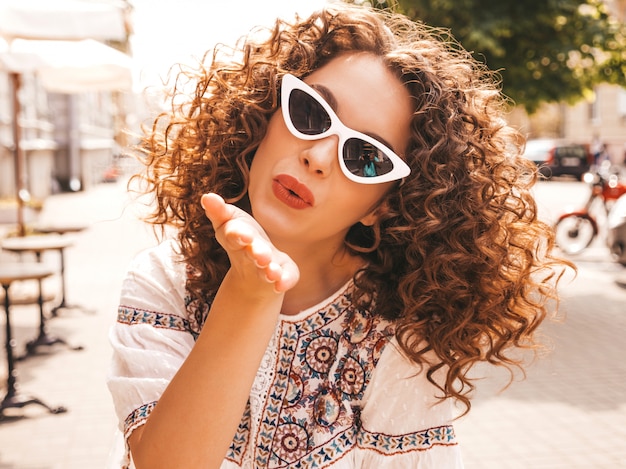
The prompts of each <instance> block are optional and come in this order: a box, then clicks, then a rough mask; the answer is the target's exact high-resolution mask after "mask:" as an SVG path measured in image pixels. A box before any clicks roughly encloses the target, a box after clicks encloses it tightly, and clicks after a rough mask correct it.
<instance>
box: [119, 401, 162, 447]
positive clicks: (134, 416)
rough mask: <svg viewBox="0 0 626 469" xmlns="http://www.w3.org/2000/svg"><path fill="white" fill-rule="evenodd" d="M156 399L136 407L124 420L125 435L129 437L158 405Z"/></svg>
mask: <svg viewBox="0 0 626 469" xmlns="http://www.w3.org/2000/svg"><path fill="white" fill-rule="evenodd" d="M156 404H157V403H156V401H154V402H149V403H148V404H144V405H142V406H141V407H139V408H138V409H135V410H134V411H133V412H132V413H131V414H130V415H129V416H128V417H126V420H125V421H124V437H125V438H128V437H129V436H130V434H131V433H132V432H133V430H134V429H135V428H137V427H138V426H140V425H141V424H143V422H144V420H146V419H147V418H148V415H150V412H152V410H153V409H154V408H155V407H156Z"/></svg>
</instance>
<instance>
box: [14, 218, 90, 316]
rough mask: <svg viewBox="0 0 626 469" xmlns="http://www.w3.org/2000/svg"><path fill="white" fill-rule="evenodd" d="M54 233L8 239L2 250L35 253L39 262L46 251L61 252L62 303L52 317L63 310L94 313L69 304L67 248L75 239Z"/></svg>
mask: <svg viewBox="0 0 626 469" xmlns="http://www.w3.org/2000/svg"><path fill="white" fill-rule="evenodd" d="M59 229H60V228H59ZM82 229H84V228H82ZM65 232H69V231H65ZM54 233H57V234H44V235H31V236H21V237H14V238H6V239H4V240H3V241H2V249H4V250H6V251H12V252H17V253H22V252H34V253H35V255H36V256H37V259H38V260H39V259H41V254H42V253H43V252H44V251H59V256H60V259H61V302H60V303H59V304H58V305H57V306H55V307H54V308H52V309H51V313H52V316H57V315H58V314H57V313H58V311H59V310H62V309H78V310H82V311H83V312H92V311H90V310H88V309H87V308H85V307H83V306H79V305H71V304H69V303H68V302H67V299H66V293H65V292H66V287H65V248H67V247H69V246H71V245H73V244H74V239H73V238H72V237H70V236H62V235H61V234H58V233H60V232H59V231H55V232H54Z"/></svg>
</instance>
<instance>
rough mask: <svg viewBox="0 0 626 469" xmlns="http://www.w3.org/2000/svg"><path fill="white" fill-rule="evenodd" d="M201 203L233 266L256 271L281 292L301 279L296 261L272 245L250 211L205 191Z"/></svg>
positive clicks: (262, 278)
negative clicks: (244, 210) (240, 208)
mask: <svg viewBox="0 0 626 469" xmlns="http://www.w3.org/2000/svg"><path fill="white" fill-rule="evenodd" d="M201 204H202V207H203V208H204V211H205V213H206V216H207V218H209V220H210V221H211V223H212V224H213V228H214V230H215V236H216V238H217V240H218V242H219V243H220V244H221V245H222V247H223V248H224V249H225V250H226V252H227V253H228V256H229V258H230V261H231V266H232V267H234V268H235V269H237V270H238V271H239V272H242V273H243V272H248V274H245V275H250V274H254V270H256V276H257V277H258V278H259V279H261V280H262V281H263V282H265V283H268V284H272V285H273V288H274V290H275V291H276V292H278V293H280V292H284V291H287V290H289V289H290V288H292V287H293V286H294V285H295V284H296V283H297V282H298V279H299V271H298V268H297V266H296V265H295V263H294V262H293V261H292V260H291V258H289V256H287V255H286V254H284V253H282V252H280V251H278V250H277V249H276V248H275V247H274V246H273V245H272V243H271V241H270V240H269V239H268V238H267V236H266V235H265V232H264V231H263V229H262V228H261V227H260V226H259V225H258V223H256V221H255V220H254V219H253V218H252V217H251V216H250V215H249V214H247V213H245V212H243V211H241V210H239V209H238V208H236V207H234V206H232V205H230V204H227V203H226V202H225V201H224V199H223V198H222V197H220V196H219V195H217V194H214V193H209V194H204V195H203V196H202V198H201Z"/></svg>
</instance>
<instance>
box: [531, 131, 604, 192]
mask: <svg viewBox="0 0 626 469" xmlns="http://www.w3.org/2000/svg"><path fill="white" fill-rule="evenodd" d="M524 156H525V157H526V158H528V159H529V160H531V161H533V162H534V163H535V164H536V165H537V167H538V168H539V172H540V173H541V174H542V175H543V176H544V177H545V178H546V179H550V178H551V177H553V176H573V177H575V178H576V179H578V180H579V181H580V180H582V177H583V174H585V173H586V172H587V171H589V168H590V167H591V165H592V163H593V155H592V154H591V150H590V148H589V145H586V144H581V143H574V142H566V141H563V140H554V139H543V138H541V139H532V140H528V141H527V142H526V149H525V151H524Z"/></svg>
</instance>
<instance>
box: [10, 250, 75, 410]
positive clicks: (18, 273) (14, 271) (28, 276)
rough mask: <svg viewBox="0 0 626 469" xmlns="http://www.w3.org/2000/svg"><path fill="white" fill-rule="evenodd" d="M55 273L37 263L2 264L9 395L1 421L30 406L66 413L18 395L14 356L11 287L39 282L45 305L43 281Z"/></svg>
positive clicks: (40, 295)
mask: <svg viewBox="0 0 626 469" xmlns="http://www.w3.org/2000/svg"><path fill="white" fill-rule="evenodd" d="M53 273H54V272H53V271H52V270H51V269H49V268H47V267H46V266H44V265H42V264H40V263H35V262H29V263H26V262H18V263H3V264H0V283H1V284H2V288H3V289H4V312H5V314H6V338H5V339H6V343H5V346H6V358H7V393H6V395H5V397H4V399H3V400H2V403H1V404H0V419H2V418H5V417H6V415H5V413H4V411H5V410H6V409H9V408H18V409H21V408H23V407H26V406H27V405H30V404H37V405H39V406H42V407H45V408H46V409H47V410H48V411H49V412H51V413H53V414H59V413H61V412H65V411H66V410H67V409H66V408H65V407H50V406H49V405H47V404H45V403H44V402H43V401H42V400H41V399H39V398H36V397H32V396H31V397H24V396H21V395H20V394H19V393H18V390H17V382H16V381H17V379H16V372H15V358H14V356H13V347H14V345H13V336H12V330H11V312H10V310H11V298H10V296H9V287H10V286H11V284H12V283H13V282H15V281H19V280H37V281H38V282H39V304H40V305H42V304H43V294H42V291H41V280H43V279H44V278H47V277H49V276H51V275H52V274H53Z"/></svg>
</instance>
